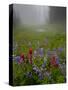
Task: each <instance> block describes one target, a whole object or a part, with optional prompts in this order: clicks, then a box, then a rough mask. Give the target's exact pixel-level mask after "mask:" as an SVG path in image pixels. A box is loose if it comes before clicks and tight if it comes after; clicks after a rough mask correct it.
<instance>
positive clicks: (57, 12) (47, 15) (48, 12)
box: [13, 4, 66, 26]
mask: <svg viewBox="0 0 68 90" xmlns="http://www.w3.org/2000/svg"><path fill="white" fill-rule="evenodd" d="M56 22H58V23H59V22H63V23H65V22H66V8H65V7H52V6H41V5H24V4H14V5H13V24H14V25H26V26H27V25H28V26H31V25H35V26H40V25H45V24H49V23H56Z"/></svg>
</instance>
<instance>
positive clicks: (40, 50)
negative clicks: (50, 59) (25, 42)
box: [39, 48, 44, 57]
mask: <svg viewBox="0 0 68 90" xmlns="http://www.w3.org/2000/svg"><path fill="white" fill-rule="evenodd" d="M39 56H40V57H43V56H44V49H43V48H39Z"/></svg>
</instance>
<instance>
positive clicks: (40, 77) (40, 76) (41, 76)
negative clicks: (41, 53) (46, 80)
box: [38, 72, 43, 80]
mask: <svg viewBox="0 0 68 90" xmlns="http://www.w3.org/2000/svg"><path fill="white" fill-rule="evenodd" d="M38 77H39V79H40V80H42V79H43V75H42V73H41V72H40V73H39V74H38Z"/></svg>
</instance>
